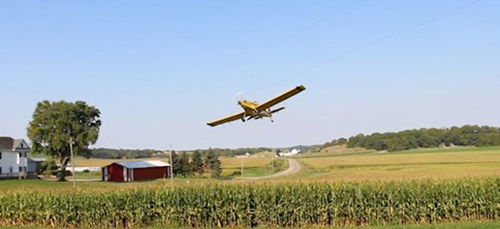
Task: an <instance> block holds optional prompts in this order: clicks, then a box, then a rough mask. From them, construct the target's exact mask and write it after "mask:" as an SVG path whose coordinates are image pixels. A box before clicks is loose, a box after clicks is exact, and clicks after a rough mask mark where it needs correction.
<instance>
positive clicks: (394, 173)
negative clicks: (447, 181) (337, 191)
mask: <svg viewBox="0 0 500 229" xmlns="http://www.w3.org/2000/svg"><path fill="white" fill-rule="evenodd" d="M298 160H299V162H300V163H301V165H303V167H304V168H303V171H301V173H300V174H298V175H297V176H296V177H297V178H306V179H307V180H311V179H312V180H321V181H341V180H344V181H363V180H404V179H421V178H454V177H468V176H491V175H499V174H500V147H485V148H475V147H468V148H459V149H419V150H410V151H401V152H386V153H378V152H370V153H363V154H357V155H356V154H351V155H347V156H342V155H339V154H336V155H330V156H328V155H321V153H319V154H317V157H305V158H302V159H298Z"/></svg>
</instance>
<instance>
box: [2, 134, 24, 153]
mask: <svg viewBox="0 0 500 229" xmlns="http://www.w3.org/2000/svg"><path fill="white" fill-rule="evenodd" d="M23 142H24V140H23V139H13V138H11V137H0V149H8V150H13V149H17V148H19V145H21V143H23ZM22 148H26V147H22Z"/></svg>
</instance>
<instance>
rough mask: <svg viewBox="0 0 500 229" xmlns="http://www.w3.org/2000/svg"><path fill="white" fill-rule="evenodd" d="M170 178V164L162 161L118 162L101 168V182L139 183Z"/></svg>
mask: <svg viewBox="0 0 500 229" xmlns="http://www.w3.org/2000/svg"><path fill="white" fill-rule="evenodd" d="M167 177H170V164H167V163H165V162H163V161H120V162H115V163H113V164H111V165H107V166H104V167H102V181H118V182H128V181H141V180H152V179H158V178H167Z"/></svg>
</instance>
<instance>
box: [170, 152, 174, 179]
mask: <svg viewBox="0 0 500 229" xmlns="http://www.w3.org/2000/svg"><path fill="white" fill-rule="evenodd" d="M173 167H174V162H173V161H172V144H170V183H174V169H173Z"/></svg>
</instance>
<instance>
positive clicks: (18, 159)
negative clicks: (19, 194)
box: [0, 137, 30, 179]
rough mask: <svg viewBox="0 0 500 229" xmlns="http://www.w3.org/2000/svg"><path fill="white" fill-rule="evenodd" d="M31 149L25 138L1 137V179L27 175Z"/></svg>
mask: <svg viewBox="0 0 500 229" xmlns="http://www.w3.org/2000/svg"><path fill="white" fill-rule="evenodd" d="M29 151H30V147H29V145H28V143H26V141H24V140H23V139H13V138H11V137H0V179H5V178H18V177H19V178H20V177H26V176H27V171H28V169H27V166H28V159H27V156H28V152H29Z"/></svg>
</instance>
